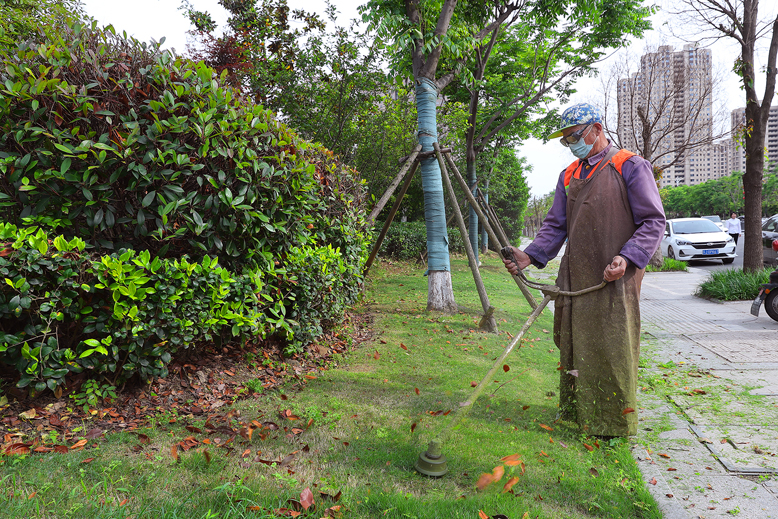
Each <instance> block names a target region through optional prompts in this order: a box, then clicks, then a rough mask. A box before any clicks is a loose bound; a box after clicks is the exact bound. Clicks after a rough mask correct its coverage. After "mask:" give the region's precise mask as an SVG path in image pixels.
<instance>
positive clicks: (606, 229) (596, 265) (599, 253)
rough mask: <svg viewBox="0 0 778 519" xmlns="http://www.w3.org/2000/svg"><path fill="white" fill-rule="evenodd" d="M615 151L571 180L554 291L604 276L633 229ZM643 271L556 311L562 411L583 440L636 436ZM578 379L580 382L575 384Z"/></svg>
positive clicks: (558, 304)
mask: <svg viewBox="0 0 778 519" xmlns="http://www.w3.org/2000/svg"><path fill="white" fill-rule="evenodd" d="M615 151H616V150H613V151H611V152H610V153H608V155H607V156H606V157H605V158H604V159H603V161H604V162H605V163H606V165H603V166H602V167H599V168H597V169H596V170H595V171H594V172H593V173H592V175H590V176H589V178H586V179H577V178H571V179H570V187H569V189H568V194H567V236H568V242H567V249H566V250H565V253H564V255H563V257H562V262H561V266H560V268H559V276H558V278H557V285H558V286H559V287H560V288H561V289H562V290H581V289H584V288H588V287H591V286H593V285H597V284H599V283H600V282H601V281H602V276H603V271H604V270H605V267H606V266H607V265H609V264H610V263H611V262H612V261H613V258H614V256H617V255H618V254H619V251H620V250H621V248H622V247H623V246H624V244H625V243H626V242H627V241H628V240H629V239H630V238H631V237H632V235H633V234H634V233H635V230H636V229H637V226H636V225H635V223H634V220H633V216H632V209H631V208H630V205H629V201H628V199H627V186H626V183H625V182H624V179H623V178H622V176H621V174H620V173H619V172H618V171H617V170H616V168H615V167H614V165H613V163H611V162H609V161H610V159H611V158H612V156H613V155H614V154H615ZM643 273H644V270H643V269H638V268H636V267H635V266H634V265H630V266H628V267H627V270H626V273H625V274H624V277H622V278H621V279H619V280H616V281H612V282H610V283H608V284H607V285H606V286H605V288H602V289H600V290H597V291H595V292H591V293H588V294H584V295H581V296H576V297H572V298H571V297H559V298H558V299H557V300H556V301H555V303H554V340H555V342H556V344H557V346H558V347H559V351H560V357H561V371H560V373H561V380H560V402H559V406H560V411H561V416H562V418H563V419H567V420H573V421H576V422H578V424H579V425H580V426H581V428H582V430H583V432H585V433H586V434H592V435H603V436H627V435H634V434H635V433H636V432H637V397H636V386H637V376H638V357H639V355H640V308H639V305H638V301H639V299H640V284H641V282H642V280H643ZM576 375H577V376H576Z"/></svg>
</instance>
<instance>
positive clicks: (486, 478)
mask: <svg viewBox="0 0 778 519" xmlns="http://www.w3.org/2000/svg"><path fill="white" fill-rule="evenodd" d="M492 483H494V476H492V475H491V474H489V473H488V472H484V473H483V474H481V477H480V478H478V482H476V484H475V486H476V488H478V490H483V489H485V488H486V487H488V486H489V485H491V484H492Z"/></svg>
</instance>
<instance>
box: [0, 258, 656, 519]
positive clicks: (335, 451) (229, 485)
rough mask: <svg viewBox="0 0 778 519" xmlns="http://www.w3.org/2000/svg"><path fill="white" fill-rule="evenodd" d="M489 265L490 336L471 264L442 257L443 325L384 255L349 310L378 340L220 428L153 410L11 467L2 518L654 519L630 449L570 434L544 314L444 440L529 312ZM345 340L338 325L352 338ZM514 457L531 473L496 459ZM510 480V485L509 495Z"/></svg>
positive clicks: (416, 283) (11, 462)
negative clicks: (137, 424) (435, 443)
mask: <svg viewBox="0 0 778 519" xmlns="http://www.w3.org/2000/svg"><path fill="white" fill-rule="evenodd" d="M482 261H483V263H484V266H483V267H482V268H481V273H482V275H483V277H484V281H485V284H486V287H487V291H488V293H489V296H490V299H491V301H490V302H491V304H492V305H493V306H495V307H496V308H497V312H496V314H495V316H496V318H497V322H498V325H499V326H500V333H499V334H490V333H484V332H481V331H479V330H478V328H477V325H478V321H479V320H480V314H481V310H480V302H479V300H478V296H477V293H476V291H475V285H474V282H473V280H472V276H471V274H470V270H469V269H468V267H467V263H466V261H464V260H461V259H460V260H456V259H455V260H454V261H453V262H452V272H453V284H454V291H455V296H456V299H457V302H458V303H459V305H460V306H461V309H462V310H461V312H460V313H459V314H457V315H451V316H449V315H441V314H432V313H428V312H426V310H425V308H426V290H427V278H425V277H424V276H423V275H422V274H423V268H422V267H419V266H416V265H411V264H406V263H396V262H395V263H388V262H379V263H378V264H376V265H375V266H374V267H373V270H372V271H371V273H370V279H369V280H368V283H367V289H366V293H365V298H364V300H363V302H362V303H361V304H360V305H359V307H358V308H357V311H359V312H363V313H364V312H366V313H370V314H373V315H375V321H374V323H373V329H374V333H375V335H374V339H373V340H372V341H370V342H366V343H362V344H361V345H359V347H358V348H356V349H355V351H353V352H352V353H350V354H349V355H346V356H343V357H341V358H339V359H337V363H336V364H337V365H336V366H331V367H330V369H329V370H326V371H322V372H321V374H320V376H318V377H317V378H316V379H313V380H308V381H307V384H306V385H305V386H304V389H302V390H299V391H292V390H291V389H290V388H287V389H286V390H282V391H279V392H272V393H268V394H264V395H262V396H261V397H259V398H255V399H247V400H242V401H238V402H236V403H235V404H234V405H232V406H229V407H226V408H225V412H224V415H226V413H227V412H228V411H232V415H231V416H229V417H226V416H223V415H222V416H221V418H223V419H225V420H226V421H222V422H218V420H217V417H215V418H213V419H212V421H211V422H210V423H206V418H207V417H205V416H176V415H174V414H173V415H171V414H167V415H160V416H159V419H158V420H157V421H156V423H154V424H152V426H151V427H149V428H146V429H144V430H142V431H136V432H135V433H132V432H126V433H117V434H111V435H108V436H107V437H106V438H102V439H97V440H91V441H89V442H88V443H87V445H86V448H85V449H84V450H72V451H71V452H69V453H67V454H53V453H47V454H32V455H22V456H19V455H17V456H5V457H3V458H2V462H3V464H2V466H0V471H1V472H0V473H1V474H2V476H1V479H2V486H1V487H0V489H1V490H0V507H2V510H3V513H2V516H3V517H18V518H32V517H41V518H42V517H46V518H49V517H57V518H67V517H89V518H102V517H105V518H122V519H124V518H127V517H132V518H141V517H155V518H156V517H160V518H186V519H196V518H197V519H199V518H216V517H219V518H244V517H245V518H249V517H250V518H270V517H293V516H295V514H297V513H299V514H300V515H299V517H306V518H307V517H310V518H320V517H344V518H381V517H387V518H446V519H448V518H478V517H479V511H483V513H485V514H486V515H487V516H489V517H491V516H496V515H498V514H503V515H504V516H507V517H510V518H523V517H527V518H549V519H550V518H554V519H557V518H585V517H605V518H619V517H621V518H643V517H645V518H659V517H661V513H660V512H659V511H658V509H657V507H656V504H655V503H654V501H653V500H652V498H651V497H650V495H649V493H648V491H647V490H646V488H645V484H644V483H643V481H642V478H641V475H640V473H639V471H638V470H637V467H636V466H635V464H634V462H633V459H632V456H631V454H630V450H629V442H628V441H626V440H614V441H611V442H610V444H606V443H604V442H595V440H594V439H593V438H587V437H585V436H584V435H582V434H581V433H580V432H579V431H578V429H577V428H576V426H575V424H571V423H565V422H555V420H554V419H555V416H556V412H557V402H558V371H557V366H558V353H557V349H556V347H555V346H554V344H553V340H552V336H551V333H550V332H551V331H552V328H553V323H552V320H553V318H552V314H551V312H550V311H546V312H544V313H543V315H542V316H541V317H540V318H539V319H538V321H536V323H535V324H534V325H533V326H532V327H531V328H530V330H529V332H528V333H527V335H526V336H525V337H524V340H523V341H522V344H521V348H518V349H516V350H515V351H514V352H513V353H512V354H511V355H510V356H509V357H508V358H507V360H506V361H505V365H506V368H507V370H506V369H505V368H504V369H500V370H499V371H498V373H499V374H498V375H496V376H495V377H494V382H493V383H491V384H490V387H489V388H488V389H487V391H485V393H484V395H483V396H481V398H480V399H479V400H478V402H476V404H475V405H474V406H473V409H472V411H471V412H470V414H469V415H468V417H467V418H466V419H465V420H463V421H462V423H461V424H460V425H459V426H458V427H457V428H456V429H455V430H453V431H450V432H448V433H446V428H447V426H448V424H450V423H451V420H452V419H453V418H454V416H455V414H456V413H457V410H458V409H459V407H460V403H461V402H464V401H465V400H466V399H467V397H468V396H469V395H470V393H471V392H472V390H473V388H472V386H471V382H477V381H480V380H481V378H482V377H483V376H484V375H485V374H486V372H487V371H488V370H489V368H490V367H491V365H492V363H493V362H494V359H496V358H497V357H498V356H499V355H500V353H501V352H502V349H503V348H504V347H505V346H507V344H508V343H509V342H510V335H509V334H510V333H516V332H517V331H518V330H519V329H520V328H521V326H522V325H523V323H524V322H525V321H526V319H527V316H528V315H529V313H530V307H529V305H528V304H527V302H526V301H525V300H524V299H523V297H522V295H521V293H520V292H519V290H518V288H517V287H516V286H515V284H514V282H513V281H512V280H511V278H510V277H509V276H508V275H507V273H505V271H504V268H503V267H502V263H501V262H500V260H499V259H497V257H496V256H495V255H494V254H491V253H490V254H487V255H484V256H482ZM348 334H349V324H348V323H344V324H343V326H342V337H343V338H344V340H348ZM238 413H239V414H238ZM252 420H256V423H258V424H261V425H262V426H263V427H260V428H257V429H256V430H254V431H253V434H252V435H251V436H250V438H249V437H247V436H248V435H247V434H244V435H243V436H241V435H238V436H235V435H234V434H233V433H231V432H230V429H231V427H232V428H234V429H238V430H239V429H241V428H242V427H244V426H245V424H250V423H251V422H252ZM187 426H188V427H189V429H187ZM230 426H231V427H230ZM276 426H277V429H276ZM83 430H84V432H86V431H87V430H89V424H88V423H85V424H84V429H83ZM198 431H199V432H198ZM244 431H245V429H244ZM137 433H140V434H141V435H145V436H141V435H138V434H137ZM435 437H443V438H444V444H443V454H444V455H445V456H446V457H447V459H448V467H449V473H448V474H447V475H445V476H444V477H442V478H429V477H426V476H421V475H419V474H418V473H416V472H415V471H414V470H413V465H414V463H415V462H416V459H417V458H418V455H419V453H421V452H422V451H424V450H425V449H426V446H427V443H428V442H429V440H430V439H432V438H435ZM186 438H190V439H189V444H191V445H192V447H191V448H190V449H188V450H186V451H177V452H178V460H177V461H176V459H175V458H174V456H173V453H172V452H173V451H172V450H171V447H173V446H174V445H176V444H177V443H178V442H181V441H185V439H186ZM587 446H589V448H591V449H592V450H591V451H590V450H589V448H587ZM511 455H518V457H516V456H514V458H513V459H516V458H518V459H519V460H520V462H523V467H522V463H517V464H511V463H506V462H503V461H501V458H503V457H506V456H511ZM496 467H502V470H504V473H505V474H504V476H503V477H502V478H501V480H500V481H497V482H494V483H492V484H490V485H488V486H487V487H486V488H484V489H483V490H479V489H478V488H477V487H476V483H477V481H478V480H479V478H480V477H481V475H482V474H483V473H493V471H494V470H495V468H496ZM498 471H499V469H498ZM511 478H517V480H516V481H515V483H514V484H513V485H512V487H510V492H503V490H504V485H505V484H506V483H508V482H509V481H511V482H513V481H514V480H512V479H511ZM305 489H310V490H311V492H312V496H313V499H314V502H315V505H314V507H311V508H310V509H309V510H307V511H306V510H305V509H304V508H301V507H299V505H298V504H296V503H295V502H293V501H297V502H300V501H301V493H302V492H303V491H304V490H305ZM339 493H340V494H339ZM338 494H339V496H338ZM327 496H330V497H327ZM334 496H338V499H337V501H336V500H335V497H334ZM314 508H315V510H314ZM525 514H526V515H525Z"/></svg>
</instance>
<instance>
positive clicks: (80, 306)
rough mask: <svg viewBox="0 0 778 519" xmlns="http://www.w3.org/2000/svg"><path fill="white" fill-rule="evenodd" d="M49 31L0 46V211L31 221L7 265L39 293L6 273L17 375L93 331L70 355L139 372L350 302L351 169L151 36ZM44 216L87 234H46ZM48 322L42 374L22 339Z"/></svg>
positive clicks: (356, 233)
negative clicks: (47, 242)
mask: <svg viewBox="0 0 778 519" xmlns="http://www.w3.org/2000/svg"><path fill="white" fill-rule="evenodd" d="M42 38H44V40H45V41H44V43H43V44H41V45H33V44H27V43H23V44H21V45H20V46H19V47H18V49H15V50H13V51H12V52H11V51H8V50H7V49H6V50H5V51H4V53H3V55H2V62H3V63H2V64H3V68H2V70H3V72H2V81H0V221H2V222H6V223H8V224H14V225H16V226H17V227H18V228H19V233H21V234H25V233H27V232H28V231H27V230H24V229H28V230H29V229H33V230H34V231H33V233H32V235H27V234H25V236H24V237H23V239H21V240H17V238H18V236H17V237H14V238H12V241H18V243H17V245H16V246H14V247H11V248H10V249H13V253H12V255H13V261H12V262H11V263H8V261H6V264H5V265H4V268H6V269H7V272H6V274H5V276H4V277H5V278H7V279H9V280H11V282H12V283H14V284H15V283H16V282H18V280H21V279H28V280H29V281H26V282H27V283H28V284H29V285H30V287H29V290H34V291H36V292H35V299H34V301H35V303H32V301H33V299H32V298H31V299H30V306H29V307H25V306H24V305H22V304H20V303H22V301H23V300H24V303H25V304H26V303H27V300H26V299H24V297H25V296H23V295H22V294H21V293H20V292H21V290H22V287H24V286H25V285H24V283H25V282H20V283H21V284H20V286H19V287H16V286H14V287H13V290H11V288H12V287H11V286H10V285H7V284H6V285H5V286H6V289H7V292H4V294H5V295H4V296H3V297H6V296H7V297H6V299H4V300H3V304H5V307H4V308H3V309H2V310H0V333H2V334H4V335H3V337H6V336H9V335H10V336H12V337H11V338H9V339H8V340H7V341H5V342H4V343H3V344H6V345H7V346H6V348H5V351H0V362H5V363H6V364H13V365H15V366H17V367H18V371H19V372H20V373H21V374H22V381H21V383H22V384H24V383H25V382H24V381H27V380H28V379H29V381H30V382H31V381H37V382H36V385H37V384H38V382H40V381H41V380H47V381H48V380H50V379H53V380H54V382H53V384H54V385H56V384H59V383H61V380H62V379H61V377H60V375H62V376H64V374H63V372H62V371H61V370H63V369H66V368H65V367H64V366H66V365H69V364H68V362H70V361H71V360H72V359H68V358H66V357H65V356H67V355H72V354H75V355H76V356H77V357H78V358H79V359H80V357H79V356H80V355H82V354H83V352H84V351H87V350H90V349H91V350H93V351H91V352H90V354H89V355H86V356H84V357H83V358H84V359H85V360H83V362H82V361H81V360H79V361H77V362H75V365H76V366H73V369H74V370H75V369H90V370H93V371H94V372H95V373H114V374H116V373H119V372H120V371H121V370H125V371H126V374H132V373H139V374H140V375H141V376H143V377H144V378H148V377H149V376H153V375H157V374H160V373H163V372H164V364H165V363H166V362H167V360H166V359H167V358H168V357H167V356H166V355H169V354H170V353H172V352H174V351H175V350H176V349H177V348H179V347H186V346H188V345H191V344H194V343H196V342H197V341H201V340H230V338H231V337H232V336H233V335H239V334H245V333H251V334H254V335H259V336H263V337H264V336H267V335H269V334H276V335H277V336H278V337H279V338H281V339H283V340H285V341H286V345H287V348H286V349H287V352H295V351H299V350H300V348H301V347H302V346H303V345H304V344H305V341H307V340H310V338H311V337H313V336H315V335H317V334H318V333H320V332H321V330H322V326H323V325H324V326H326V323H327V322H329V321H333V320H336V319H338V318H339V317H340V315H342V312H343V310H344V309H345V307H346V306H347V305H348V304H350V303H352V302H353V301H354V300H355V298H356V297H357V295H358V291H359V285H360V283H361V277H362V275H361V267H362V264H363V263H364V260H365V258H366V255H367V253H368V252H369V240H370V233H369V230H368V229H367V227H366V223H365V214H364V204H365V192H364V184H363V181H362V180H360V178H359V177H358V175H357V173H356V172H355V171H353V170H350V169H347V168H344V167H342V166H341V165H340V163H339V162H337V161H336V160H335V159H334V158H333V155H332V153H331V152H329V151H328V150H326V149H324V148H323V147H321V146H320V145H317V144H313V143H310V142H307V141H305V140H303V139H301V138H299V137H298V136H297V135H296V134H295V133H293V132H292V131H291V130H290V129H289V128H287V127H285V126H284V125H282V124H280V123H279V122H278V121H277V120H276V119H275V118H274V116H273V114H272V113H271V112H269V111H267V110H265V109H263V108H262V107H260V106H257V105H254V104H253V103H252V102H250V101H249V100H246V99H243V98H241V97H240V94H239V93H238V92H236V91H234V90H232V89H231V88H229V87H225V86H223V85H222V81H221V79H219V78H215V77H214V75H213V72H212V70H211V69H209V68H207V67H205V66H204V65H202V64H195V63H192V62H189V61H185V60H181V59H178V58H176V57H175V56H173V55H171V54H169V53H165V52H162V51H160V50H159V46H158V45H156V44H153V45H147V44H144V43H140V42H138V41H136V40H134V39H131V38H127V37H122V36H117V35H116V34H115V33H114V32H113V30H112V29H110V28H108V29H105V30H99V29H97V28H96V26H94V25H92V26H80V25H74V26H72V27H68V28H64V29H63V30H62V31H59V32H58V33H57V34H55V35H49V36H45V37H44V36H42ZM9 229H10V228H8V229H6V231H7V234H10V230H9ZM38 231H40V232H41V233H43V235H46V234H48V235H51V236H53V235H55V233H56V234H62V235H63V237H62V238H61V239H60V242H58V243H60V245H62V244H63V241H64V244H65V245H67V244H73V246H74V247H76V249H79V250H75V251H71V250H68V251H67V252H66V253H63V254H53V253H51V251H52V250H53V248H52V249H51V250H48V249H47V250H46V251H43V250H42V249H43V247H42V246H41V249H40V250H37V247H36V246H33V245H32V244H31V242H30V240H31V239H35V236H37V233H38ZM14 232H15V228H14ZM76 239H78V240H81V241H78V240H77V241H74V240H76ZM35 243H37V244H40V243H42V242H40V238H39V239H38V241H36V242H35ZM68 246H69V245H68ZM71 248H72V247H71ZM36 250H37V253H36ZM63 250H64V249H63ZM133 251H138V252H133ZM36 254H37V255H36ZM10 257H11V256H8V257H7V258H6V260H8V258H10ZM215 258H218V265H217V260H216V259H215ZM312 265H316V268H317V269H320V270H317V271H315V272H313V271H311V270H310V268H311V266H312ZM52 269H53V270H52ZM90 276H91V277H90ZM33 279H34V280H35V283H37V285H35V284H34V283H33V281H32V280H33ZM90 280H91V281H90ZM141 281H142V282H141ZM158 284H159V287H157V285H158ZM6 289H4V290H6ZM147 289H151V291H147ZM29 290H28V291H29ZM14 291H15V292H14ZM47 293H48V294H49V295H48V296H46V295H45V294H47ZM17 296H18V300H16V301H13V303H12V300H13V298H14V297H17ZM41 297H42V298H43V300H41V299H39V298H41ZM49 297H50V298H51V301H46V299H47V298H49ZM41 307H42V308H43V309H41ZM87 308H90V309H91V310H89V311H87ZM106 308H108V310H106ZM17 312H19V314H18V316H17V315H16V314H17ZM51 312H54V313H53V314H52V313H51ZM56 312H61V315H60V314H57V313H56ZM25 313H26V314H29V315H28V317H27V322H26V324H25V325H24V326H23V327H21V328H19V326H17V324H18V323H16V322H15V321H14V319H15V318H16V317H19V316H21V315H22V314H25ZM52 315H56V316H58V317H61V318H62V322H61V324H58V325H57V329H58V330H62V331H63V332H64V333H60V332H59V331H58V332H57V334H56V336H55V337H54V338H53V337H52V336H51V334H50V333H49V332H47V331H45V330H48V329H49V328H48V327H49V326H50V325H51V324H52V323H53V321H52V320H51V319H52V317H51V316H52ZM55 320H56V319H55ZM58 322H59V321H58ZM27 326H29V327H31V328H28V329H26V328H25V327H27ZM20 330H21V331H20ZM20 333H22V335H20ZM41 335H43V336H44V337H43V338H44V339H45V340H43V342H42V343H41V344H42V345H41V346H40V348H41V350H40V352H39V353H41V354H42V353H43V352H45V353H46V355H47V357H46V358H47V359H49V358H52V359H53V357H52V355H53V356H54V357H57V358H56V359H54V360H52V361H51V365H56V366H60V367H57V368H56V372H52V373H50V372H47V375H43V373H42V371H41V369H43V368H41V366H42V365H43V364H42V363H41V361H40V359H37V360H36V359H35V355H32V354H30V355H28V356H25V351H26V352H27V353H30V352H31V351H33V350H34V347H33V350H30V351H27V350H25V351H22V349H23V348H24V343H28V347H32V346H31V344H32V343H31V341H33V339H32V337H36V339H35V340H37V338H40V337H39V336H41ZM57 338H58V339H57ZM65 338H67V339H66V340H65ZM50 340H53V341H55V342H56V343H57V344H54V343H51V344H50V343H49V341H50ZM104 340H110V341H111V342H110V343H108V344H106V343H105V342H103V341H104ZM14 341H16V342H14ZM57 341H65V342H66V344H65V345H64V347H63V343H62V342H57ZM87 341H88V342H87ZM95 341H97V342H96V343H95ZM33 342H34V341H33ZM39 342H40V341H39ZM10 344H13V346H8V345H10ZM96 344H97V345H96ZM85 345H86V346H85ZM36 347H38V346H36ZM49 348H53V349H52V350H51V351H49ZM101 348H102V349H101ZM103 349H104V350H106V352H107V353H103V351H102V350H103ZM65 350H71V353H67V352H66V351H65ZM122 352H123V353H122ZM36 355H37V354H36ZM58 356H59V357H58ZM60 357H61V358H60ZM20 358H22V359H24V360H23V361H20V360H19V359H20ZM35 362H37V363H38V364H37V365H36V367H35V368H34V369H33V368H32V366H33V363H35ZM47 362H48V361H47ZM39 368H40V369H39ZM67 369H70V368H67ZM36 370H37V371H36ZM30 371H32V372H34V373H35V375H34V377H33V374H32V373H30ZM25 373H26V375H25ZM27 375H29V377H28V376H27ZM55 375H56V376H55ZM121 376H124V375H121ZM35 377H37V378H35ZM58 377H60V378H58ZM120 378H121V377H120ZM28 383H29V382H28Z"/></svg>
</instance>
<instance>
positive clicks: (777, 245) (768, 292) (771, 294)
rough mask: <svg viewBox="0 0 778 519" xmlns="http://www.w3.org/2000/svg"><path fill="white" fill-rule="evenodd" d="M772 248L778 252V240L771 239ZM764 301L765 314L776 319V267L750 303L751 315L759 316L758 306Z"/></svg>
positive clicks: (777, 317) (777, 308) (777, 271)
mask: <svg viewBox="0 0 778 519" xmlns="http://www.w3.org/2000/svg"><path fill="white" fill-rule="evenodd" d="M773 250H774V251H776V252H778V240H773ZM763 302H764V309H765V311H766V312H767V315H769V316H770V317H772V318H773V319H775V320H776V321H778V268H776V269H775V270H774V271H773V272H771V273H770V282H769V283H765V284H764V285H760V288H759V295H758V296H756V299H754V302H753V303H751V315H755V316H757V317H759V307H761V306H762V303H763Z"/></svg>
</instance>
